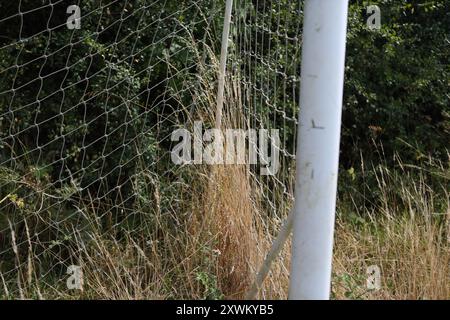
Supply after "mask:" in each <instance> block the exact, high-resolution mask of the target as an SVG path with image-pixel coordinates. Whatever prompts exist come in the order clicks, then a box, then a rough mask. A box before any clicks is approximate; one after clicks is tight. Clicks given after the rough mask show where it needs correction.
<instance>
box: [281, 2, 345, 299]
mask: <svg viewBox="0 0 450 320" xmlns="http://www.w3.org/2000/svg"><path fill="white" fill-rule="evenodd" d="M347 10H348V0H306V1H305V7H304V14H305V18H304V26H303V48H302V68H301V76H302V78H301V93H300V114H299V130H298V145H297V176H296V188H295V209H294V210H295V218H294V238H293V245H292V260H291V282H290V288H289V298H290V299H320V300H321V299H329V297H330V282H331V262H332V251H333V233H334V218H335V209H336V188H337V174H338V161H339V142H340V128H341V112H342V94H343V82H344V64H345V40H346V29H347Z"/></svg>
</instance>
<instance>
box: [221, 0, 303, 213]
mask: <svg viewBox="0 0 450 320" xmlns="http://www.w3.org/2000/svg"><path fill="white" fill-rule="evenodd" d="M234 12H235V18H234V25H233V33H232V37H233V44H232V52H231V57H230V60H231V62H230V63H231V70H232V71H230V73H232V74H233V80H234V81H237V82H238V84H239V86H240V101H241V103H242V105H243V110H244V113H245V118H246V119H247V121H248V126H249V127H251V128H256V129H259V128H266V129H277V130H279V135H280V140H281V144H280V150H279V152H280V170H279V172H278V173H277V174H276V175H273V176H268V177H265V178H261V177H255V181H257V182H259V188H260V189H261V194H262V195H264V204H265V206H266V207H267V209H268V210H269V211H271V212H272V213H273V214H275V215H280V213H281V214H282V215H283V214H285V213H286V211H288V210H289V207H290V206H291V205H292V200H293V186H294V181H293V179H294V172H295V161H294V160H295V147H296V137H297V134H296V129H297V112H298V101H299V92H300V89H299V88H300V87H299V84H300V77H299V75H300V49H301V42H300V41H301V26H302V14H301V1H246V0H242V1H237V2H236V6H235V9H234ZM233 80H231V81H233Z"/></svg>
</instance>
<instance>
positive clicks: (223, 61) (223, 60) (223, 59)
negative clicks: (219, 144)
mask: <svg viewBox="0 0 450 320" xmlns="http://www.w3.org/2000/svg"><path fill="white" fill-rule="evenodd" d="M232 10H233V0H227V3H226V7H225V18H224V21H223V31H222V49H221V52H220V66H219V68H220V69H219V84H218V88H217V107H216V129H220V128H221V126H222V109H223V95H224V88H225V72H226V68H227V55H228V41H229V39H228V38H229V36H230V24H231V12H232Z"/></svg>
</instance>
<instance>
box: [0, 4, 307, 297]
mask: <svg viewBox="0 0 450 320" xmlns="http://www.w3.org/2000/svg"><path fill="white" fill-rule="evenodd" d="M71 5H78V6H79V7H80V8H81V19H80V28H79V29H78V28H75V29H70V28H68V25H67V18H68V16H69V15H68V13H67V8H68V7H69V6H71ZM0 9H1V10H0V11H1V13H0V30H1V31H0V272H1V278H2V283H3V285H2V286H0V287H2V289H0V292H1V290H3V291H5V292H6V291H7V290H8V292H9V293H10V294H16V291H18V292H20V293H21V294H22V295H23V294H24V293H23V291H24V290H25V289H24V288H25V287H26V283H27V282H29V283H30V282H32V281H31V280H30V279H31V278H34V277H35V278H37V279H39V281H42V282H45V283H49V282H51V281H52V280H51V279H55V278H56V279H58V280H56V282H58V281H59V282H60V283H65V278H64V277H61V274H65V272H66V268H67V266H68V265H72V264H79V263H80V261H79V260H80V254H79V253H80V252H83V251H86V250H89V248H88V247H89V246H90V242H91V241H92V234H94V233H95V234H101V235H103V234H107V235H108V236H109V237H111V238H112V239H114V241H120V240H121V239H125V238H126V236H127V235H128V234H130V233H132V234H136V235H138V237H141V238H142V241H143V243H144V244H143V246H145V245H146V244H147V245H148V242H146V241H147V240H148V239H147V238H146V237H145V236H144V234H146V232H148V229H149V228H150V229H151V228H153V229H152V231H151V232H152V234H153V233H156V234H158V230H157V229H158V228H160V227H161V221H159V220H158V219H159V218H158V217H160V216H161V215H164V213H165V212H166V211H167V212H168V211H171V212H177V211H178V212H180V211H182V209H180V207H181V206H182V205H183V201H186V199H187V198H188V197H187V196H186V195H183V194H182V190H184V189H182V188H181V187H180V185H185V184H188V183H189V182H186V181H183V180H182V179H180V170H184V167H181V168H180V167H177V166H175V165H174V164H173V163H172V162H171V161H170V150H171V147H172V144H171V142H170V135H171V133H172V132H173V130H174V129H176V128H179V127H183V126H185V125H186V124H188V123H190V122H191V121H192V119H195V118H197V119H198V118H201V119H207V118H208V117H207V116H206V115H205V114H207V113H213V112H214V108H213V106H214V95H213V94H211V93H214V92H215V90H216V77H217V76H216V71H217V60H218V54H219V52H220V50H218V49H219V48H220V35H221V32H222V30H221V28H222V23H223V11H224V3H222V2H218V1H213V0H211V1H207V0H196V1H184V0H178V1H172V0H166V1H146V0H134V1H131V0H130V1H119V0H115V1H114V0H103V1H102V0H97V1H96V0H92V1H74V0H72V1H64V0H59V1H57V0H43V1H34V0H33V1H32V0H20V1H9V2H5V1H3V2H2V4H1V5H0ZM300 13H301V12H300V1H288V0H282V1H268V0H253V1H249V0H240V1H239V0H238V1H235V6H234V11H233V21H232V32H231V37H230V45H231V46H230V54H229V60H228V73H227V89H226V90H227V94H226V105H225V109H226V110H228V111H229V110H232V109H233V108H235V109H234V110H239V111H240V112H241V116H240V117H239V120H238V121H235V122H233V121H231V120H230V121H229V122H227V125H228V126H231V125H233V124H236V123H237V122H239V123H240V125H239V126H240V127H245V128H254V129H260V128H264V129H279V131H280V138H281V147H280V162H281V165H280V170H279V172H278V173H277V174H276V175H274V176H260V175H259V174H258V169H257V168H253V167H250V171H249V172H250V173H251V175H252V176H253V178H254V181H255V182H256V186H257V188H258V189H259V193H260V194H261V200H260V202H261V207H263V208H264V210H266V211H267V213H268V214H269V215H274V216H277V217H279V218H280V219H281V218H282V217H284V216H285V215H286V214H287V211H288V210H289V208H290V206H291V204H292V194H293V192H292V191H293V176H294V161H293V160H294V154H295V143H296V142H295V136H296V133H295V130H296V123H297V122H296V118H297V111H298V110H297V109H298V91H299V87H298V86H299V78H298V75H299V67H300V66H299V59H300V55H299V50H300V26H301V18H300V17H301V14H300ZM292 30H295V32H294V33H293V31H292ZM177 219H178V217H175V218H173V216H172V220H173V221H174V222H173V221H172V222H173V223H172V224H170V225H168V226H167V227H168V228H177V226H179V224H180V222H179V221H178V220H177ZM154 220H158V221H157V222H156V221H154ZM164 223H165V222H164ZM168 224H169V223H168ZM155 230H156V231H155ZM140 235H142V236H140ZM156 237H157V236H156ZM97 249H98V248H97ZM33 281H34V280H33ZM25 291H26V290H25Z"/></svg>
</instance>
